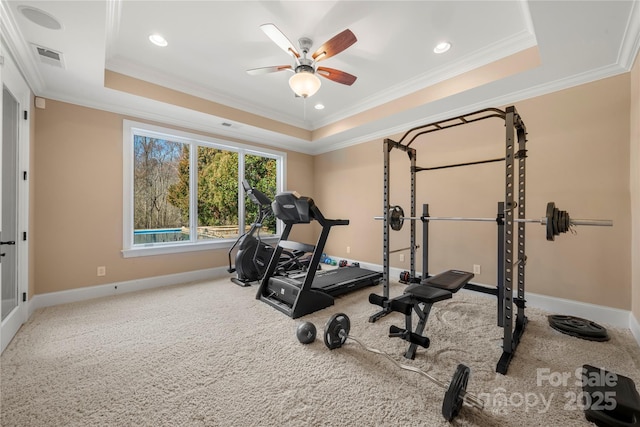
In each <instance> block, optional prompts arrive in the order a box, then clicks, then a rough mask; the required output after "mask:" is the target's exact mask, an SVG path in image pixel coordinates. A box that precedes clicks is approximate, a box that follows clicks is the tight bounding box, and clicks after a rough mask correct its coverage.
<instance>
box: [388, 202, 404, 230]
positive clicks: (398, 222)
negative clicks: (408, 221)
mask: <svg viewBox="0 0 640 427" xmlns="http://www.w3.org/2000/svg"><path fill="white" fill-rule="evenodd" d="M389 212H390V214H391V215H390V221H389V226H390V227H391V229H392V230H395V231H399V230H401V229H402V226H403V225H404V219H403V218H404V210H403V209H402V207H400V206H397V205H396V206H391V209H389Z"/></svg>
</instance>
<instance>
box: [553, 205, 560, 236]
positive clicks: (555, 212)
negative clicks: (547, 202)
mask: <svg viewBox="0 0 640 427" xmlns="http://www.w3.org/2000/svg"><path fill="white" fill-rule="evenodd" d="M559 222H560V211H559V210H558V208H553V235H554V236H557V235H558V234H560V233H559V232H558V225H559Z"/></svg>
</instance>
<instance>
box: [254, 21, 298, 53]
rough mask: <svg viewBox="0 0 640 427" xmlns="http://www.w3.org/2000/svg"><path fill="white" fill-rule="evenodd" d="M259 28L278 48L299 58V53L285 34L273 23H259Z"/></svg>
mask: <svg viewBox="0 0 640 427" xmlns="http://www.w3.org/2000/svg"><path fill="white" fill-rule="evenodd" d="M260 29H261V30H262V31H264V33H265V34H266V35H267V36H268V37H269V38H270V39H271V40H273V42H274V43H275V44H277V45H278V46H280V49H282V50H284V51H285V52H287V53H288V54H289V55H291V56H295V57H296V58H300V54H299V53H298V51H297V50H296V48H295V47H294V46H293V44H292V43H291V41H289V39H288V38H287V36H285V35H284V34H283V33H282V31H280V30H279V29H278V27H276V26H275V25H273V24H262V25H260Z"/></svg>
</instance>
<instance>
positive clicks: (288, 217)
mask: <svg viewBox="0 0 640 427" xmlns="http://www.w3.org/2000/svg"><path fill="white" fill-rule="evenodd" d="M313 205H314V203H313V199H312V198H310V197H304V196H300V195H299V194H298V193H296V192H293V191H287V192H284V193H279V194H277V195H276V197H275V200H274V201H273V203H272V204H271V209H272V210H273V214H274V215H275V216H276V217H277V218H278V219H280V220H282V222H284V223H285V224H308V223H310V222H311V220H312V219H313V218H312V216H311V214H310V208H311V207H312V206H313Z"/></svg>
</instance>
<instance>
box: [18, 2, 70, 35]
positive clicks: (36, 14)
mask: <svg viewBox="0 0 640 427" xmlns="http://www.w3.org/2000/svg"><path fill="white" fill-rule="evenodd" d="M18 10H19V11H20V12H21V13H22V14H23V15H24V17H25V18H27V19H28V20H29V21H31V22H33V23H34V24H37V25H40V26H41V27H45V28H49V29H50V30H59V29H61V28H62V24H61V23H60V21H58V20H57V19H56V18H54V17H53V15H50V14H49V13H47V12H45V11H44V10H40V9H36V8H35V7H31V6H18Z"/></svg>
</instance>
